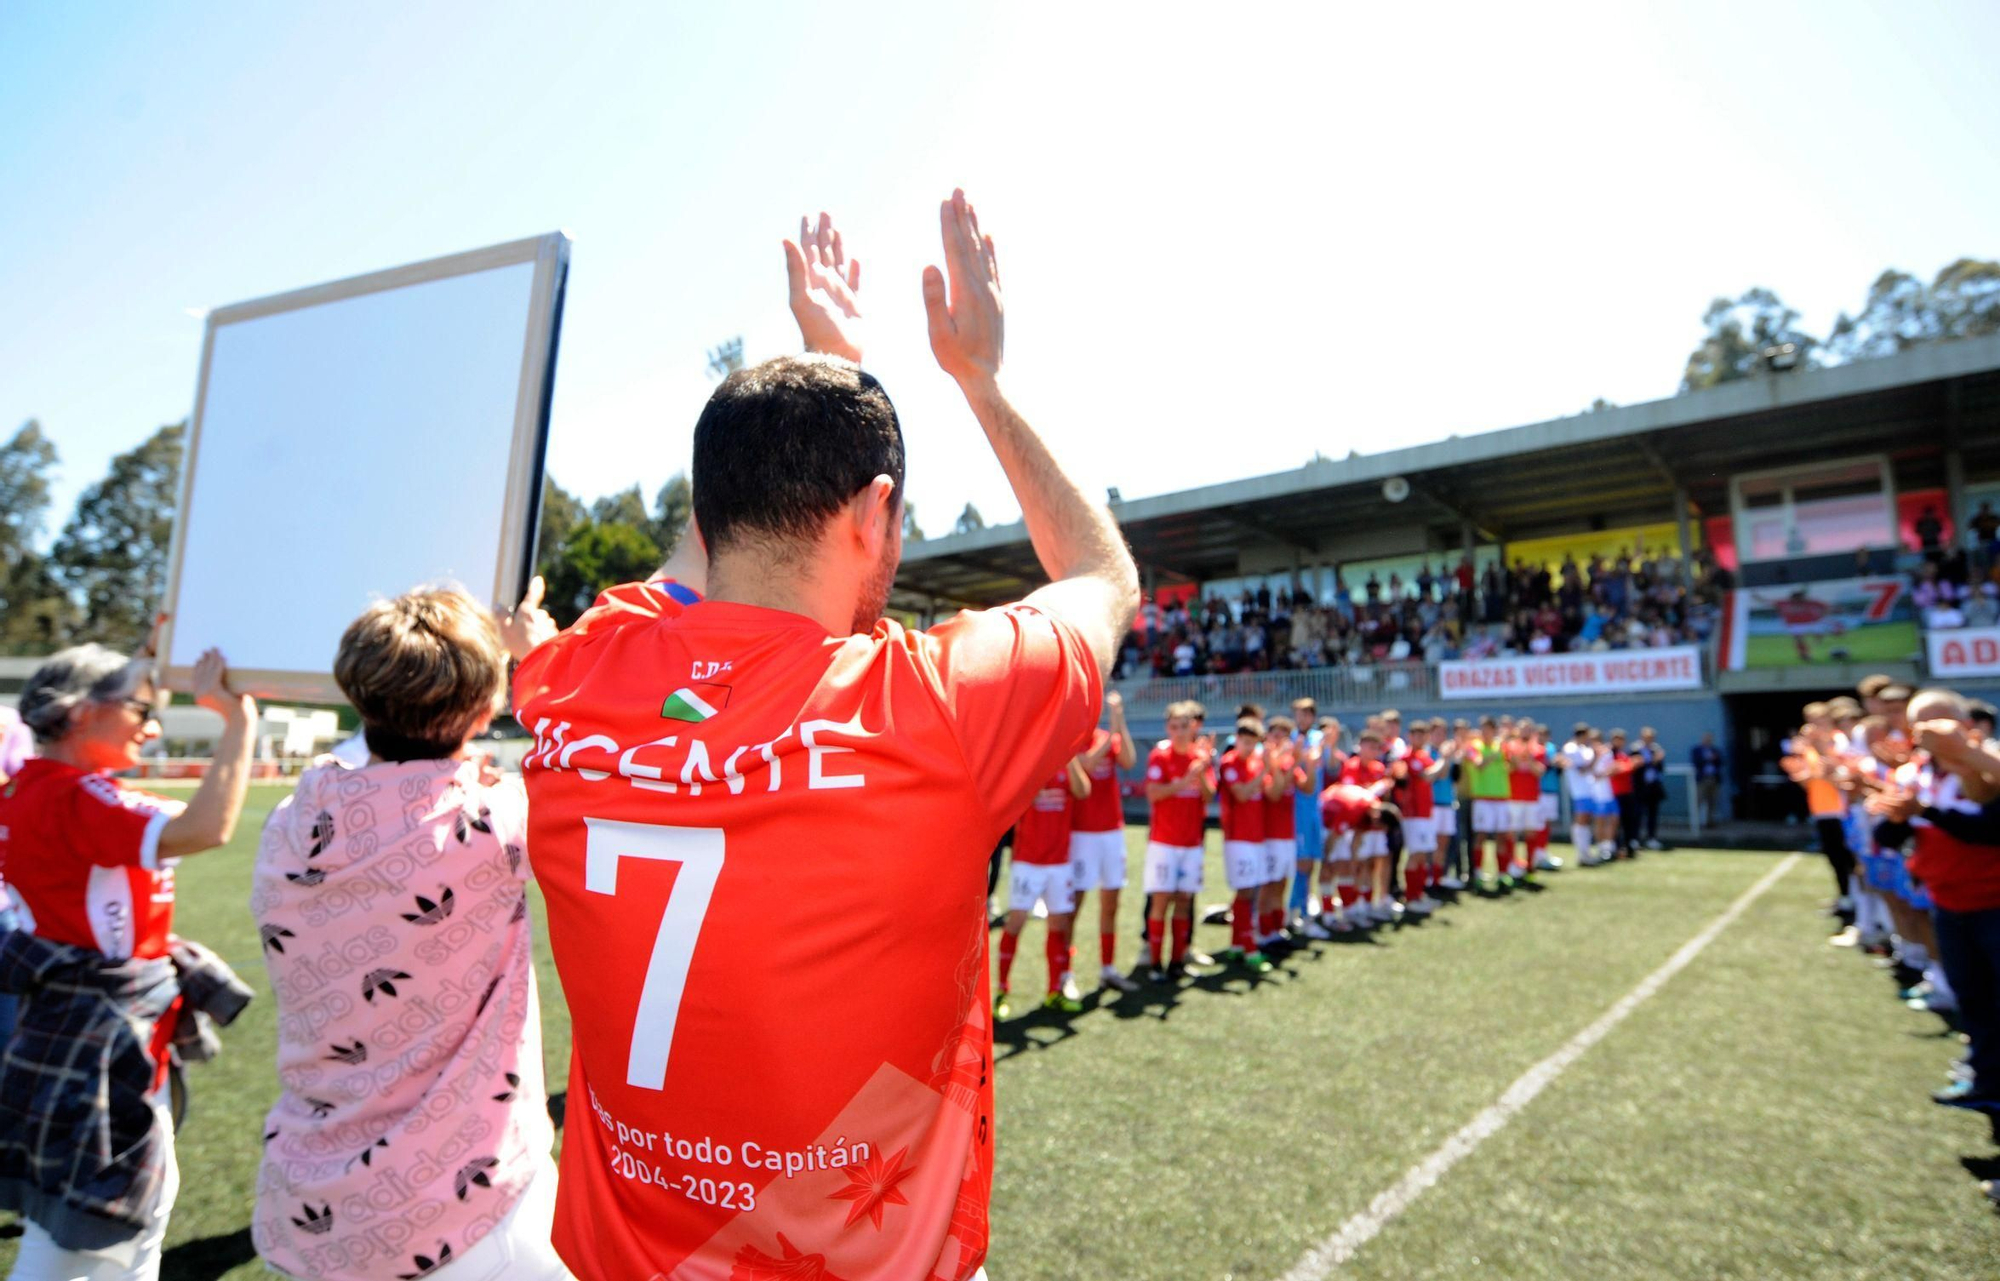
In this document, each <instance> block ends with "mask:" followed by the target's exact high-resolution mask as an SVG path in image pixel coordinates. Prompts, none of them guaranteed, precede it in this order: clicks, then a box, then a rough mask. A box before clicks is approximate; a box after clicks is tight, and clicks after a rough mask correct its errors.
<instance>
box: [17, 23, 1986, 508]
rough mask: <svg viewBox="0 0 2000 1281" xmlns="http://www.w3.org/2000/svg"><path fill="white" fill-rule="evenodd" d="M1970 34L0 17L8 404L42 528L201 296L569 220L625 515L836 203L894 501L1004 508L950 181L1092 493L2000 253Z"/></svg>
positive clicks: (102, 447)
mask: <svg viewBox="0 0 2000 1281" xmlns="http://www.w3.org/2000/svg"><path fill="white" fill-rule="evenodd" d="M580 15H581V16H580ZM1996 47H2000V6H1995V5H1992V4H1990V3H1988V4H1976V3H1964V4H1923V5H1917V4H1910V5H1888V4H1884V5H1880V6H1863V5H1858V4H1851V3H1801V4H1770V5H1752V6H1743V5H1733V4H1693V3H1689V4H1680V3H1676V4H1662V5H1659V6H1657V7H1654V8H1651V9H1645V8H1638V7H1630V8H1628V7H1626V6H1607V5H1596V4H1593V5H1584V6H1576V7H1557V6H1493V5H1477V6H1470V5H1468V6H1466V7H1464V8H1463V9H1462V10H1457V11H1455V10H1453V9H1452V8H1451V7H1449V6H1444V7H1436V6H1424V7H1422V8H1421V9H1420V10H1409V11H1408V13H1407V15H1404V14H1398V13H1389V14H1379V13H1369V14H1365V15H1363V14H1360V13H1358V12H1357V13H1355V14H1351V15H1350V14H1348V13H1345V12H1342V11H1339V10H1336V9H1335V7H1333V6H1315V7H1313V8H1312V9H1310V10H1308V9H1306V8H1304V7H1303V6H1301V7H1300V8H1299V9H1297V10H1284V11H1281V10H1275V9H1274V10H1269V11H1264V10H1259V11H1256V12H1252V13H1249V14H1244V13H1237V12H1225V10H1224V9H1222V8H1218V7H1216V6H1213V5H1207V6H1201V7H1186V8H1180V7H1174V6H1163V5H1158V4H1152V5H1145V6H1139V5H1130V6H1117V7H1113V6H1102V7H1100V6H1089V7H1085V6H1074V5H1072V6H1060V7H1059V6H1040V5H1037V6H1009V7H1006V8H1001V7H999V6H982V7H970V6H959V5H942V4H922V5H919V4H912V5H907V6H896V7H890V6H878V5H846V6H839V7H837V8H832V9H829V8H828V7H826V6H823V5H822V6H808V5H803V4H798V5H752V4H731V5H719V4H718V5H710V6H706V7H703V8H700V9H696V8H693V7H688V6H666V5H650V4H635V5H609V4H607V5H586V6H549V5H532V6H531V5H502V4H491V5H481V6H468V5H437V6H416V5H401V4H395V5H392V4H369V3H363V4H342V5H318V6H305V5H251V4H223V3H212V4H202V5H177V6H167V5H151V6H138V5H123V4H84V3H78V4H57V3H17V4H10V5H7V6H5V7H4V8H0V121H4V122H5V123H4V125H0V174H5V176H6V186H7V198H6V200H5V201H4V202H0V234H4V241H5V243H6V244H7V245H8V246H9V250H8V252H7V253H6V254H5V256H4V257H0V431H8V432H11V431H12V429H13V427H14V426H15V425H16V424H18V423H19V422H20V421H22V420H24V419H27V418H30V417H35V418H39V419H41V421H42V423H43V425H44V426H45V428H46V429H47V430H48V431H49V432H50V433H51V435H52V436H53V437H54V438H55V440H56V442H57V444H58V446H59V448H60V449H61V450H62V453H63V462H64V465H63V470H62V476H61V485H60V489H59V494H58V499H59V509H58V511H57V513H56V516H55V520H56V521H60V520H61V519H62V517H63V516H64V515H66V514H67V508H68V505H69V503H70V501H71V500H73V498H74V496H75V492H76V490H77V489H78V488H79V487H80V486H82V485H83V484H87V483H89V482H90V481H91V480H94V479H96V478H97V477H98V476H99V475H101V474H102V470H103V467H104V465H105V462H106V461H107V459H108V458H109V457H110V455H111V454H112V453H114V452H116V451H118V450H121V449H124V448H128V447H129V446H131V445H132V444H134V443H136V442H137V441H138V440H139V439H141V438H142V437H143V436H144V435H145V434H146V433H147V432H148V431H150V430H151V429H152V428H153V427H154V426H156V425H158V424H159V423H162V422H168V421H172V420H174V419H177V418H180V417H182V416H183V415H185V414H186V413H187V411H188V408H189V405H190V402H191V400H192V397H193V388H194V377H195V363H196V358H197V355H198V351H199V344H200V337H201V321H200V320H199V319H198V313H199V312H200V310H201V309H203V308H207V307H212V306H218V305H222V304H226V303H230V302H235V301H239V300H242V299H245V298H250V297H255V296H258V295H261V294H266V293H271V292H275V291H279V290H283V289H287V288H292V287H295V286H299V285H305V284H310V283H314V282H317V281H321V280H327V279H332V278H336V277H340V276H344V275H350V274H353V273H356V272H361V271H367V270H372V269H375V268H380V267H386V266H391V265H395V264H397V263H402V262H407V261H411V260H415V259H419V258H425V257H430V256H433V255H437V254H441V253H448V252H452V251H456V250H460V249H467V248H472V247H475V246H478V245H482V244H487V243H491V242H495V241H500V240H506V239H512V238H514V237H518V236H523V235H529V234H533V233H536V232H541V231H545V230H549V229H552V228H562V229H565V230H567V231H569V232H570V234H571V235H573V236H574V237H575V239H576V248H575V254H574V258H573V267H572V274H571V289H570V294H569V306H568V312H567V315H566V318H565V327H564V334H563V347H562V358H561V364H560V367H559V370H558V376H557V383H556V397H555V407H554V423H553V429H552V441H551V452H550V467H551V470H552V471H553V473H554V474H555V476H556V477H557V478H558V479H559V480H561V481H562V482H563V483H564V484H565V485H567V486H569V487H570V488H571V489H573V490H575V491H578V492H580V493H582V494H584V495H586V496H591V495H595V494H598V493H603V492H607V491H609V490H612V489H616V488H620V487H622V486H624V485H627V484H630V483H632V482H633V481H638V482H640V483H641V484H642V485H643V486H644V487H645V489H646V490H647V492H648V494H649V495H650V493H651V491H652V490H653V489H654V488H655V487H657V486H658V485H659V483H660V482H661V481H662V480H664V479H665V477H666V476H667V475H668V474H669V473H671V472H672V471H674V470H677V469H679V468H681V467H683V466H684V465H685V461H686V456H687V448H688V438H689V432H690V430H691V428H692V425H693V421H694V418H695V415H696V414H697V413H698V412H699V409H700V405H701V401H702V398H703V397H704V396H705V395H706V394H707V391H708V389H709V386H710V384H709V383H708V381H707V378H706V377H705V375H704V372H703V367H702V366H703V353H704V349H705V348H706V347H708V346H710V345H713V344H714V343H716V342H718V341H720V340H721V339H724V338H726V337H728V336H730V335H733V334H737V333H741V334H743V335H744V337H745V339H746V342H747V346H748V350H749V354H750V355H751V357H752V358H753V359H754V358H758V357H762V356H768V355H773V354H777V353H778V352H781V351H785V350H789V349H791V348H792V347H793V346H794V345H795V343H796V337H795V334H794V333H793V331H792V330H791V328H790V322H789V317H788V315H787V313H786V311H785V307H784V273H783V263H782V259H781V257H780V253H779V248H778V242H779V239H780V238H781V237H782V236H783V235H785V234H787V232H788V230H790V229H791V228H793V227H795V226H796V221H797V215H798V214H799V213H800V212H802V211H805V210H808V209H815V210H816V209H819V208H826V209H829V210H832V211H833V212H834V214H835V216H836V217H837V218H838V219H840V221H841V222H842V223H843V224H844V225H845V226H846V227H847V228H848V232H849V240H850V243H851V245H852V246H853V247H854V248H855V250H856V251H857V252H858V253H859V254H860V256H861V257H862V259H863V263H864V268H863V270H864V279H863V287H864V295H863V297H864V302H865V303H866V305H867V309H868V312H869V315H870V318H871V326H870V334H869V362H868V363H869V364H870V365H871V366H873V367H875V369H876V371H877V372H878V373H879V374H880V375H881V377H882V378H883V380H884V382H885V383H886V384H887V386H888V387H889V389H890V392H891V393H892V395H894V397H895V398H896V401H897V404H898V407H899V408H900V409H901V410H902V413H903V416H904V420H905V423H906V427H907V430H908V432H909V437H910V447H911V480H910V494H911V496H912V498H913V499H914V501H915V502H916V503H917V505H918V509H919V513H920V517H921V519H922V520H923V522H924V523H925V524H926V525H927V526H928V527H929V528H930V529H931V530H932V532H938V531H939V530H941V529H944V528H948V527H949V525H950V522H951V519H952V517H953V516H954V515H955V514H956V513H957V511H958V509H959V507H960V506H961V505H962V504H963V503H964V502H965V501H966V500H967V499H968V498H969V499H971V500H973V501H975V502H977V503H978V505H979V506H980V507H981V509H982V510H983V511H984V512H985V513H986V514H987V516H988V518H989V519H999V518H1004V517H1008V516H1011V514H1012V513H1013V512H1014V510H1015V508H1014V504H1013V502H1012V500H1011V498H1010V496H1009V495H1008V493H1007V489H1006V486H1005V482H1004V480H1003V479H1002V477H1001V475H1000V472H999V469H998V467H997V466H996V465H995V464H994V463H993V462H992V460H991V458H990V457H989V456H988V455H987V454H986V453H985V450H984V445H983V442H982V441H981V440H980V439H979V437H978V434H977V429H976V427H975V426H974V425H973V423H972V421H971V418H970V416H969V415H968V414H966V413H965V411H964V410H963V408H962V407H961V405H960V404H959V403H958V401H957V399H956V394H955V392H954V390H953V389H952V388H951V387H950V385H949V384H948V383H947V382H946V380H945V379H944V377H943V376H942V375H941V374H939V373H938V372H937V370H936V368H935V367H934V366H933V365H932V364H931V363H930V360H929V355H928V350H927V348H926V346H925V343H924V338H923V321H922V307H921V302H920V299H919V296H918V272H919V270H920V269H921V267H922V265H923V264H924V263H925V262H927V261H934V260H936V254H937V231H936V201H937V199H938V198H939V197H940V196H941V195H943V194H945V193H947V192H948V191H949V190H950V188H951V186H952V185H953V184H963V185H964V186H965V187H966V189H967V190H968V191H969V192H970V193H971V194H972V196H973V197H974V199H975V200H976V201H977V202H978V203H979V205H980V208H981V216H982V222H983V223H984V224H985V225H986V226H987V227H988V228H989V229H991V230H992V231H994V233H995V234H996V236H997V238H998V240H999V245H1000V256H1001V267H1002V272H1003V276H1004V279H1005V282H1006V285H1007V291H1008V293H1007V297H1008V305H1009V315H1008V323H1009V346H1008V357H1009V365H1008V370H1009V376H1010V378H1011V380H1012V383H1013V386H1014V389H1015V391H1016V394H1017V396H1018V398H1019V399H1021V400H1022V401H1023V402H1024V406H1025V408H1026V409H1027V410H1028V411H1029V413H1030V416H1031V417H1032V418H1033V419H1034V420H1035V421H1036V422H1037V423H1038V424H1039V425H1041V426H1042V427H1043V428H1044V429H1045V430H1046V431H1047V432H1048V434H1049V435H1050V436H1051V438H1052V439H1053V440H1054V441H1056V442H1057V447H1058V448H1059V450H1060V451H1061V452H1062V453H1063V455H1064V456H1065V458H1067V459H1069V460H1070V461H1071V462H1072V463H1073V465H1074V467H1075V469H1076V470H1077V471H1078V472H1079V473H1080V474H1081V475H1082V477H1083V478H1085V479H1086V480H1087V481H1089V482H1090V483H1092V484H1093V485H1104V484H1115V485H1119V486H1120V487H1121V488H1122V489H1123V491H1124V493H1125V494H1126V495H1127V496H1128V497H1130V496H1136V495H1139V494H1146V493H1156V492H1161V491H1165V490H1171V489H1177V488H1182V487H1186V486H1189V485H1193V484H1199V483H1205V482H1208V481H1212V480H1218V479H1226V478H1231V477H1237V476H1244V475H1251V474H1255V473H1259V472H1267V471H1275V470H1279V469H1282V468H1286V467H1291V466H1294V465H1297V464H1298V463H1300V462H1303V461H1304V460H1305V459H1307V458H1308V457H1310V456H1311V455H1312V454H1313V453H1314V451H1315V450H1317V451H1320V452H1323V453H1326V454H1329V455H1335V456H1338V455H1344V454H1346V453H1347V452H1348V451H1349V450H1350V449H1358V450H1361V451H1363V452H1374V451H1377V450H1381V449H1385V448H1391V447H1394V446H1398V445H1405V444H1413V443H1418V442H1421V441H1425V440H1431V439H1437V438H1440V437H1442V436H1445V435H1447V434H1449V433H1453V432H1459V433H1466V432H1474V431H1481V430H1486V429H1489V428H1494V427H1502V426H1508V425H1511V424H1514V423H1518V422H1526V421H1533V420H1535V419H1539V418H1545V417H1551V416H1555V415H1559V414H1564V413H1569V412H1573V411H1575V410H1577V409H1580V408H1582V407H1583V406H1584V405H1586V404H1588V403H1589V402H1590V400H1591V399H1592V398H1593V397H1596V396H1600V395H1601V396H1606V397H1609V398H1610V399H1612V400H1615V401H1618V402H1620V403H1630V402H1633V401H1638V400H1645V399H1651V398H1653V397H1657V396H1663V395H1667V394H1670V393H1671V392H1672V391H1673V389H1674V386H1675V383H1676V381H1677V379H1678V376H1679V372H1680V363H1681V360H1682V358H1683V357H1684V356H1685V354H1686V352H1687V350H1688V349H1689V348H1690V347H1691V346H1692V345H1693V344H1694V343H1695V341H1696V340H1697V338H1698V334H1699V317H1700V313H1701V311H1702V309H1703V307H1704V306H1705V305H1706V304H1707V302H1708V300H1709V299H1710V298H1711V297H1713V296H1714V295H1716V294H1719V293H1732V294H1733V293H1736V292H1739V291H1741V290H1742V289H1743V288H1745V287H1747V286H1750V285H1756V284H1761V285H1767V286H1769V287H1771V288H1774V289H1776V290H1777V291H1778V292H1779V293H1780V294H1781V295H1782V296H1783V297H1784V298H1785V299H1786V300H1788V301H1789V302H1791V303H1792V304H1793V305H1794V306H1797V307H1798V308H1799V309H1800V310H1801V311H1803V312H1804V313H1805V317H1806V320H1807V323H1808V325H1809V326H1810V327H1812V328H1814V329H1816V330H1818V331H1820V332H1824V330H1825V328H1826V327H1827V326H1828V325H1829V324H1830V323H1831V321H1832V319H1833V317H1834V315H1835V313H1836V312H1837V311H1838V310H1839V309H1841V308H1843V307H1848V308H1851V307H1854V306H1856V305H1857V304H1858V303H1859V301H1860V299H1861V298H1862V296H1863V293H1864V291H1865V289H1866V287H1867V285H1868V282H1869V281H1870V280H1871V279H1872V278H1873V277H1874V275H1875V273H1876V272H1878V271H1879V270H1880V269H1882V268H1883V267H1885V266H1890V265H1894V266H1898V267H1902V268H1904V269H1906V270H1910V271H1913V272H1916V273H1918V274H1923V275H1928V274H1930V273H1932V272H1934V271H1936V269H1937V268H1938V267H1939V266H1941V265H1943V264H1944V263H1945V262H1947V261H1949V260H1951V259H1952V258H1954V257H1957V256H1959V255H1961V254H1970V255H1975V256H1980V257H1995V256H2000V163H1997V162H2000V155H1996V150H2000V128H1996V127H1995V123H1994V122H1995V121H1996V120H2000V76H1995V75H1994V74H1993V71H1992V65H1991V58H1990V54H1991V51H1992V50H1993V49H1994V48H1996ZM276 492H280V491H279V487H278V485H277V483H276V482H275V481H274V493H276ZM299 497H300V499H301V501H300V503H299V504H298V506H297V507H296V510H299V511H300V512H301V513H302V515H301V520H302V521H303V522H305V523H304V524H302V526H301V529H300V531H299V532H301V533H306V532H310V530H311V529H312V528H313V527H314V525H315V524H316V523H319V522H320V521H323V522H324V523H328V524H334V523H337V520H338V514H337V513H333V512H324V513H315V512H314V510H313V508H312V507H311V504H310V499H309V495H302V496H299Z"/></svg>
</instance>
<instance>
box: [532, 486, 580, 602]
mask: <svg viewBox="0 0 2000 1281" xmlns="http://www.w3.org/2000/svg"><path fill="white" fill-rule="evenodd" d="M586 519H588V517H587V516H586V515H585V514H584V510H583V504H582V503H580V502H578V501H577V500H576V496H575V495H574V494H572V493H570V492H569V491H568V490H567V489H564V488H563V487H562V486H561V485H558V484H557V483H556V481H555V477H553V476H548V475H544V476H543V477H542V513H541V529H540V532H539V533H538V534H537V535H536V537H535V572H536V573H537V574H540V575H541V576H542V577H544V578H548V577H550V575H551V572H552V567H553V566H554V565H555V563H556V561H557V560H558V559H560V558H561V556H562V547H563V544H564V543H566V542H568V541H569V536H570V532H571V531H572V530H574V529H575V528H576V527H577V526H578V525H580V524H582V523H583V522H584V521H585V520H586Z"/></svg>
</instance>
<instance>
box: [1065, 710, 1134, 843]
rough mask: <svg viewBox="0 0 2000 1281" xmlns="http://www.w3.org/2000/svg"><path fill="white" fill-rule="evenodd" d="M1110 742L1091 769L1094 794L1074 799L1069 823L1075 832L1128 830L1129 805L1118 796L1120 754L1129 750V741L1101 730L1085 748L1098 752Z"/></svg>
mask: <svg viewBox="0 0 2000 1281" xmlns="http://www.w3.org/2000/svg"><path fill="white" fill-rule="evenodd" d="M1107 742H1108V743H1110V744H1111V746H1110V747H1109V748H1108V749H1107V750H1106V751H1105V753H1104V759H1103V760H1101V761H1099V762H1098V763H1097V766H1096V768H1094V769H1092V770H1090V771H1088V772H1089V774H1090V795H1088V796H1086V797H1083V798H1082V799H1081V800H1072V801H1071V802H1070V807H1069V825H1070V830H1072V831H1076V832H1117V831H1123V830H1124V827H1125V807H1124V805H1123V804H1122V803H1121V802H1120V800H1119V797H1118V753H1119V752H1121V751H1124V750H1125V742H1124V740H1123V739H1121V738H1120V737H1119V736H1118V735H1116V734H1113V733H1112V732H1111V731H1110V730H1106V729H1100V730H1098V731H1096V732H1095V733H1093V734H1092V735H1091V738H1090V746H1089V747H1087V748H1085V749H1084V750H1085V751H1090V752H1094V751H1096V750H1097V749H1098V748H1099V747H1102V746H1103V745H1104V744H1105V743H1107Z"/></svg>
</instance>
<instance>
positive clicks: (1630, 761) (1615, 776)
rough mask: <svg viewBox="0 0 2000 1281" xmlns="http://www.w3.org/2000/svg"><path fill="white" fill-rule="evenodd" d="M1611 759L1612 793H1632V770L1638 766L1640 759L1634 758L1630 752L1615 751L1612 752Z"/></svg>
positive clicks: (1620, 794)
mask: <svg viewBox="0 0 2000 1281" xmlns="http://www.w3.org/2000/svg"><path fill="white" fill-rule="evenodd" d="M1611 761H1612V766H1611V794H1612V795H1613V796H1630V795H1631V794H1632V771H1633V770H1634V769H1635V768H1636V767H1637V765H1638V761H1637V760H1635V759H1634V758H1633V756H1632V754H1631V753H1630V752H1613V753H1612V754H1611Z"/></svg>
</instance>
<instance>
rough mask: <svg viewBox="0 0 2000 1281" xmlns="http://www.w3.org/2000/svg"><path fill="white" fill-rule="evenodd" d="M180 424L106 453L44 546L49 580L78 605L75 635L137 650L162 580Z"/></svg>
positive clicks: (176, 491) (175, 494) (175, 493)
mask: <svg viewBox="0 0 2000 1281" xmlns="http://www.w3.org/2000/svg"><path fill="white" fill-rule="evenodd" d="M185 427H186V424H184V423H172V424H170V425H168V426H165V427H162V428H160V429H159V430H158V431H156V432H154V433H153V434H152V435H151V436H149V437H147V439H146V440H145V442H144V443H143V444H141V445H140V446H139V447H138V448H136V449H133V450H129V451H127V452H126V453H123V454H120V455H118V456H117V457H116V458H114V459H112V460H111V471H110V474H108V475H107V476H105V478H104V479H103V480H100V481H98V482H97V483H96V484H95V485H92V486H91V487H90V488H89V489H86V490H84V491H83V496H82V497H81V498H79V499H78V500H77V504H76V513H75V514H74V515H72V516H71V517H70V519H69V523H68V524H67V525H65V526H63V530H62V533H61V534H60V535H58V536H57V538H56V542H55V546H54V547H53V548H52V549H51V551H50V553H49V560H50V562H51V564H52V566H53V569H54V575H55V579H56V581H57V582H58V583H60V584H61V585H62V586H63V588H64V589H66V590H67V591H68V592H69V593H70V595H71V596H72V597H73V598H74V600H75V602H76V605H77V607H78V608H79V609H80V610H81V611H82V621H81V625H80V628H79V636H80V638H81V639H85V640H94V641H100V642H102V643H103V644H106V645H109V646H111V647H112V648H114V649H137V648H138V647H139V645H140V644H142V643H143V642H144V641H145V639H146V633H147V631H148V630H149V628H150V627H151V624H152V617H153V613H154V611H155V610H156V609H157V608H158V606H159V603H160V599H161V597H162V595H163V594H164V593H165V591H166V586H167V582H166V580H167V549H168V545H169V544H170V543H171V542H172V539H173V530H174V506H175V504H176V502H178V500H179V497H180V469H181V438H182V435H183V434H184V429H185Z"/></svg>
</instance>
